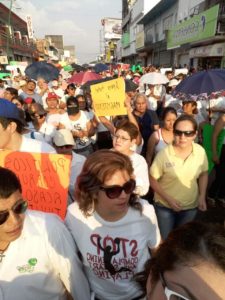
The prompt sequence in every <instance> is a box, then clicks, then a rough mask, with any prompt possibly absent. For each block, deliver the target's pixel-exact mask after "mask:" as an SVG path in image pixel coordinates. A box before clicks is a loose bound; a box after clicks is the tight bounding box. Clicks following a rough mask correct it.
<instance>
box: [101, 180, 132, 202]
mask: <svg viewBox="0 0 225 300" xmlns="http://www.w3.org/2000/svg"><path fill="white" fill-rule="evenodd" d="M135 186H136V183H135V180H134V179H130V180H129V181H127V182H125V183H124V185H123V186H120V185H113V186H108V187H107V186H101V187H100V190H102V191H104V192H105V193H106V196H107V197H108V198H110V199H115V198H117V197H119V196H120V194H121V193H122V191H124V192H125V193H126V194H131V193H132V192H133V191H134V189H135Z"/></svg>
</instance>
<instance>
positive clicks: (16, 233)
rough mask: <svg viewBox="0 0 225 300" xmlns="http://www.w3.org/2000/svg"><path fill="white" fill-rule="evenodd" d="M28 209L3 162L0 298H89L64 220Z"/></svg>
mask: <svg viewBox="0 0 225 300" xmlns="http://www.w3.org/2000/svg"><path fill="white" fill-rule="evenodd" d="M26 210H27V202H26V200H24V199H23V197H22V188H21V184H20V181H19V179H18V178H17V177H16V175H15V174H14V173H13V172H12V171H10V170H8V169H6V168H1V167H0V299H2V297H1V296H2V295H4V296H3V299H4V300H13V299H18V300H30V299H34V300H46V299H51V300H67V299H68V297H69V296H71V297H72V299H74V300H78V299H79V300H88V299H90V288H89V285H88V282H87V279H86V278H85V275H84V273H83V270H82V264H81V262H80V260H79V258H78V255H77V249H76V245H75V243H74V241H73V239H72V237H71V235H70V233H69V232H68V230H67V229H66V227H65V225H64V224H63V222H62V221H61V220H60V219H59V218H58V217H57V216H56V215H54V214H47V213H43V212H38V211H29V210H27V211H26Z"/></svg>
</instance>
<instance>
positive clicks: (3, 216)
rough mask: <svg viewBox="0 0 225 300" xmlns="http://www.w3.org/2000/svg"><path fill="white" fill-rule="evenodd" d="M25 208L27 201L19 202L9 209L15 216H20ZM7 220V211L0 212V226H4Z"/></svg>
mask: <svg viewBox="0 0 225 300" xmlns="http://www.w3.org/2000/svg"><path fill="white" fill-rule="evenodd" d="M27 207H28V204H27V201H19V202H17V203H15V204H14V206H13V207H12V208H11V211H12V212H13V213H14V214H16V215H20V214H23V213H25V211H26V210H27ZM8 218H9V211H4V212H0V225H2V224H4V223H5V222H6V221H7V219H8Z"/></svg>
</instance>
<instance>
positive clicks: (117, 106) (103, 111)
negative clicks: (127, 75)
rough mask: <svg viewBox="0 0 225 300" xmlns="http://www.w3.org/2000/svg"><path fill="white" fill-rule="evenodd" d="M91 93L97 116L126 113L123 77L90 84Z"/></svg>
mask: <svg viewBox="0 0 225 300" xmlns="http://www.w3.org/2000/svg"><path fill="white" fill-rule="evenodd" d="M91 95H92V99H93V105H94V110H95V113H96V114H97V116H116V115H126V114H127V110H126V107H125V106H124V100H125V83H124V79H123V78H118V79H114V80H109V81H106V82H102V83H98V84H94V85H91Z"/></svg>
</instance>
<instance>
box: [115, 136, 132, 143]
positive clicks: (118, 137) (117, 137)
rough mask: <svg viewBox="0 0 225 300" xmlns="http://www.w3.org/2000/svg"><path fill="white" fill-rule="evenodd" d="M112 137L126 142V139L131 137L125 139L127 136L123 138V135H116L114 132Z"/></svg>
mask: <svg viewBox="0 0 225 300" xmlns="http://www.w3.org/2000/svg"><path fill="white" fill-rule="evenodd" d="M113 138H114V139H116V140H118V139H120V140H121V141H122V142H126V141H130V140H131V139H127V138H125V137H123V136H120V135H117V134H114V136H113Z"/></svg>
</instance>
